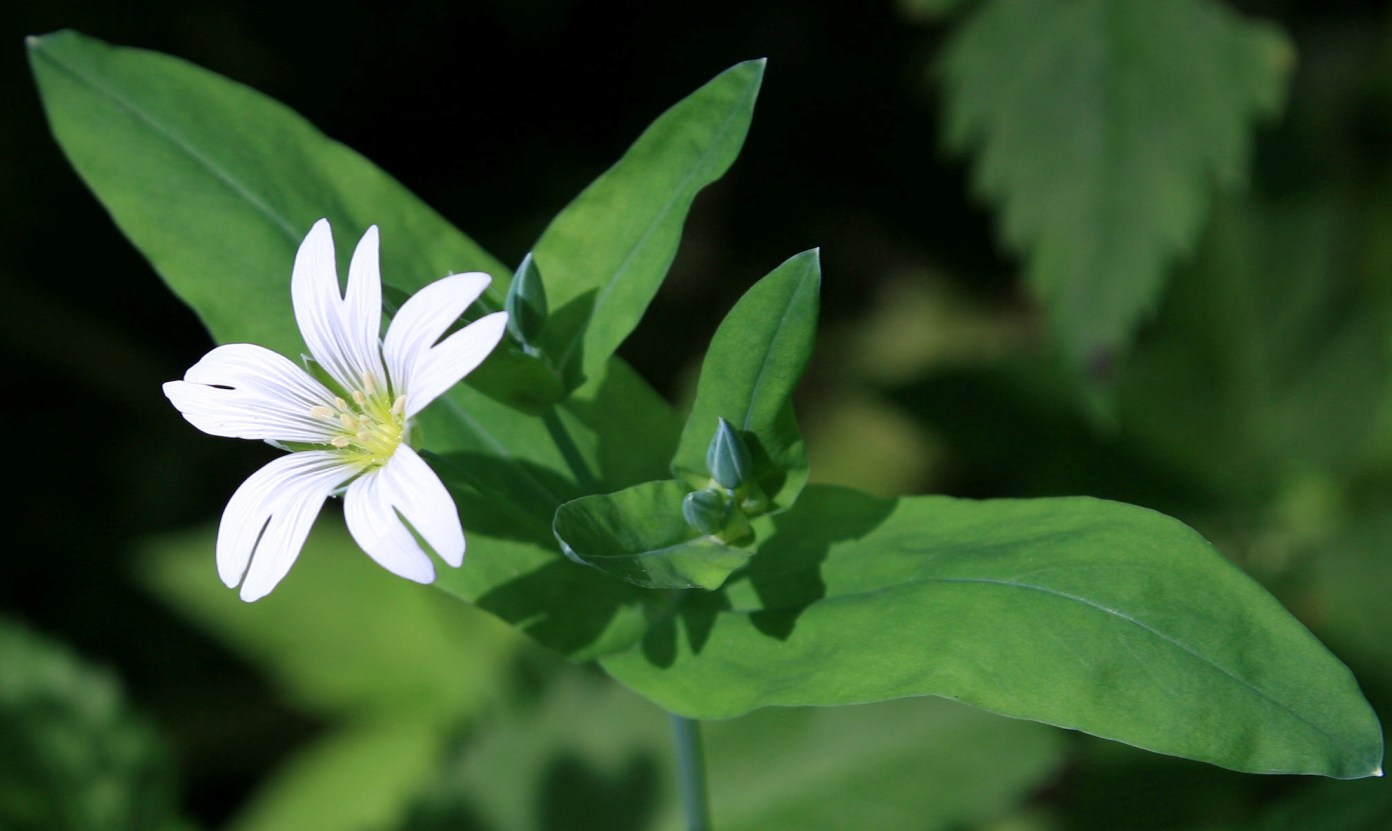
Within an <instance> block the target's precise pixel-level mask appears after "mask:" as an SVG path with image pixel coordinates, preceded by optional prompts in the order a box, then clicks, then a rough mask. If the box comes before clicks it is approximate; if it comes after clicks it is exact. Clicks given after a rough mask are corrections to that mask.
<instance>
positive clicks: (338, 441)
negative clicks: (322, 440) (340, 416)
mask: <svg viewBox="0 0 1392 831" xmlns="http://www.w3.org/2000/svg"><path fill="white" fill-rule="evenodd" d="M351 443H352V439H350V438H348V437H347V436H334V437H333V440H332V441H330V442H329V444H332V445H333V446H334V447H337V448H338V449H339V450H342V449H343V448H345V447H347V446H348V445H349V444H351Z"/></svg>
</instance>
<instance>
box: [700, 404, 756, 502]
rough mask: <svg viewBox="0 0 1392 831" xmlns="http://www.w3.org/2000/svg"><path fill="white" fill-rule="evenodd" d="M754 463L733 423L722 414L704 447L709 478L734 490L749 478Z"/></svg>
mask: <svg viewBox="0 0 1392 831" xmlns="http://www.w3.org/2000/svg"><path fill="white" fill-rule="evenodd" d="M753 467H754V464H753V462H752V461H750V458H749V448H748V447H747V446H745V443H744V439H742V438H740V434H739V431H738V430H736V429H735V428H734V425H732V424H730V422H728V421H726V420H725V418H724V417H723V416H722V417H721V419H720V424H719V425H718V426H717V427H716V428H715V437H714V438H712V439H711V443H710V447H708V448H706V468H707V469H708V470H710V475H711V478H712V479H714V480H715V481H717V482H719V483H720V485H721V487H725V488H728V489H730V490H735V489H736V488H738V487H739V486H740V485H743V484H744V483H745V482H748V481H750V480H751V478H752V477H751V473H752V472H753Z"/></svg>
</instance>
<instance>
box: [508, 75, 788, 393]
mask: <svg viewBox="0 0 1392 831" xmlns="http://www.w3.org/2000/svg"><path fill="white" fill-rule="evenodd" d="M763 77H764V61H762V60H757V61H746V62H744V63H741V64H736V65H735V66H733V67H731V68H730V69H728V70H726V71H725V72H723V73H721V74H720V75H719V76H717V77H716V78H715V79H714V80H712V81H711V82H710V83H708V84H706V85H705V86H703V87H701V88H700V89H698V90H696V92H694V93H692V94H691V95H690V96H688V97H687V98H685V99H684V100H682V101H681V102H680V103H678V104H676V105H675V106H674V107H672V108H671V109H670V110H668V111H667V112H665V113H663V114H662V115H661V116H660V117H659V118H658V119H657V120H656V121H654V122H653V123H652V126H650V127H649V128H648V129H647V131H646V132H644V133H643V135H641V136H639V138H638V140H637V141H636V142H634V144H633V146H632V147H631V148H629V150H628V152H627V153H625V154H624V157H623V158H622V159H620V160H619V161H618V162H617V163H616V164H615V165H614V166H613V167H612V168H610V169H609V170H608V171H606V172H605V173H604V174H603V175H602V176H600V177H599V178H598V179H596V180H595V181H594V182H593V183H591V184H590V186H589V187H588V188H586V189H585V191H584V192H583V193H581V194H580V195H579V196H577V197H576V198H575V201H573V202H571V203H570V204H569V205H568V206H566V208H565V209H564V210H562V211H561V212H560V214H558V215H557V216H556V218H555V219H554V220H552V222H551V224H550V225H549V226H547V229H546V231H545V233H543V234H542V236H541V239H540V240H538V242H537V244H536V248H535V250H534V251H533V256H535V257H536V262H537V265H538V266H540V269H541V273H542V277H543V279H544V280H545V283H546V294H547V298H548V302H549V304H550V307H551V316H550V320H549V322H548V323H547V331H546V334H545V336H544V339H543V340H544V351H545V353H546V354H547V355H549V356H550V357H551V359H552V360H553V361H554V362H555V364H556V366H558V367H560V369H561V371H562V373H563V374H564V376H565V377H566V378H567V380H569V381H570V382H571V384H572V386H573V385H574V384H576V383H579V381H580V379H582V378H587V377H589V376H590V375H592V374H593V373H594V372H595V371H596V370H597V369H599V368H600V367H602V366H603V365H604V363H605V362H606V361H608V360H609V357H610V356H611V355H612V354H613V353H614V350H615V349H617V348H618V346H619V344H620V343H622V342H623V340H624V338H626V337H628V334H629V333H630V332H632V331H633V328H634V327H635V326H637V325H638V321H639V320H640V319H641V318H642V316H643V312H644V311H645V310H646V309H647V307H648V303H649V302H650V301H651V300H652V298H653V295H654V294H656V293H657V289H658V286H660V285H661V284H662V280H663V278H664V277H666V276H667V268H668V266H670V265H671V263H672V258H673V257H675V256H676V253H677V244H678V242H679V241H680V240H681V229H682V225H683V223H684V222H685V221H686V214H687V211H688V210H690V208H691V203H692V200H694V199H695V198H696V194H697V193H698V192H699V191H700V190H701V189H702V188H704V187H705V186H706V185H708V184H710V183H711V182H713V181H715V180H716V179H718V178H720V176H721V175H723V174H724V173H725V171H726V169H728V168H729V166H730V165H731V163H733V162H734V160H735V156H737V155H738V154H739V151H740V147H742V146H743V145H744V137H745V134H746V133H748V131H749V121H750V118H751V117H752V116H753V113H754V99H755V98H756V97H757V96H758V94H759V85H760V83H761V82H762V80H763Z"/></svg>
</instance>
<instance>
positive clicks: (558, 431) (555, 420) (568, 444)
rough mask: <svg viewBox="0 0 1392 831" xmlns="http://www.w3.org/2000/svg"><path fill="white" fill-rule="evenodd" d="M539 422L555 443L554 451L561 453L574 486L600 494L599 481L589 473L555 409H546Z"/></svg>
mask: <svg viewBox="0 0 1392 831" xmlns="http://www.w3.org/2000/svg"><path fill="white" fill-rule="evenodd" d="M541 421H542V423H543V424H545V425H546V431H547V432H548V433H550V434H551V440H552V441H554V442H555V443H556V449H557V450H560V451H561V457H562V458H564V459H565V460H566V464H567V465H569V466H570V472H571V473H572V474H574V476H575V484H577V485H579V486H580V490H581V491H583V492H585V493H600V485H599V479H598V478H597V477H596V476H595V475H594V473H592V472H591V471H590V466H589V465H587V464H585V457H584V456H582V455H581V454H580V448H579V447H577V446H576V444H575V439H573V438H571V437H570V431H569V430H567V429H566V426H565V422H563V421H561V417H560V415H559V414H558V413H557V412H556V408H555V407H551V408H549V409H547V411H546V414H545V415H543V416H542V417H541Z"/></svg>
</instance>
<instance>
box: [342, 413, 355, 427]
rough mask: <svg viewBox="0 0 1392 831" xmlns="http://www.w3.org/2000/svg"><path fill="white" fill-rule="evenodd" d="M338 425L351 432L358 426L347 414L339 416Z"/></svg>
mask: <svg viewBox="0 0 1392 831" xmlns="http://www.w3.org/2000/svg"><path fill="white" fill-rule="evenodd" d="M338 423H339V424H342V425H343V429H344V430H352V429H354V428H356V427H357V426H358V420H357V419H356V418H353V417H352V416H350V415H348V414H347V413H340V414H339V416H338Z"/></svg>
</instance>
